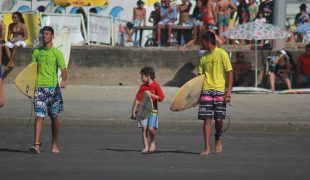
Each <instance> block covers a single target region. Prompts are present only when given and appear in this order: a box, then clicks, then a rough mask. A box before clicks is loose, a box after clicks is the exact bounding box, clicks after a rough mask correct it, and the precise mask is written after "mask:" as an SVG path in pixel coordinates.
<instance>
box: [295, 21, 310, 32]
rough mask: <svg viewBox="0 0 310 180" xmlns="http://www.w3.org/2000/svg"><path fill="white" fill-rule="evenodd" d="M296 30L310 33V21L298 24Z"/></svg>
mask: <svg viewBox="0 0 310 180" xmlns="http://www.w3.org/2000/svg"><path fill="white" fill-rule="evenodd" d="M295 32H297V33H302V34H310V22H307V23H303V24H301V25H299V26H297V28H296V30H295Z"/></svg>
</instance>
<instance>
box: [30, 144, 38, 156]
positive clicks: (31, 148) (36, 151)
mask: <svg viewBox="0 0 310 180" xmlns="http://www.w3.org/2000/svg"><path fill="white" fill-rule="evenodd" d="M29 150H30V152H33V153H35V154H40V153H41V152H40V146H38V145H35V146H31V147H30V148H29Z"/></svg>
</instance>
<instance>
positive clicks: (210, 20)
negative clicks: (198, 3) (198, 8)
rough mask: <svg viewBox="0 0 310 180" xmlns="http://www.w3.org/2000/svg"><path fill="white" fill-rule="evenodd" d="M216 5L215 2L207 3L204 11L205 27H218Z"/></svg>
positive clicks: (210, 0) (212, 0)
mask: <svg viewBox="0 0 310 180" xmlns="http://www.w3.org/2000/svg"><path fill="white" fill-rule="evenodd" d="M214 4H215V2H214V0H209V1H207V4H206V6H205V8H204V11H203V12H204V13H203V14H204V16H203V23H204V24H205V25H207V24H213V25H216V22H217V16H216V6H214Z"/></svg>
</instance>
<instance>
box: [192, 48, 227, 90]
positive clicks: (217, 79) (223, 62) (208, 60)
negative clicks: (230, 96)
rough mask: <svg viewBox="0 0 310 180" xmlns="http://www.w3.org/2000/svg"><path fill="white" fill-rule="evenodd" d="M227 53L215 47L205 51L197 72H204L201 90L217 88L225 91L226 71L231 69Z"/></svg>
mask: <svg viewBox="0 0 310 180" xmlns="http://www.w3.org/2000/svg"><path fill="white" fill-rule="evenodd" d="M232 70H233V69H232V65H231V62H230V59H229V56H228V53H227V52H226V51H225V50H223V49H221V48H218V47H216V48H215V49H214V50H213V51H210V52H206V53H205V54H204V55H203V56H202V57H201V58H200V63H199V70H198V73H199V74H205V76H206V79H205V81H204V84H203V90H204V91H207V90H217V91H220V92H225V89H226V81H227V72H229V71H232Z"/></svg>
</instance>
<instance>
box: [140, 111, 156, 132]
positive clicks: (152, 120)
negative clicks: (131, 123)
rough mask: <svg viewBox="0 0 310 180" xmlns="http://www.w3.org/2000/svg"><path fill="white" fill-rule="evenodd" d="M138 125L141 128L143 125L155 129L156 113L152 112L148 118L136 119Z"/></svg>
mask: <svg viewBox="0 0 310 180" xmlns="http://www.w3.org/2000/svg"><path fill="white" fill-rule="evenodd" d="M138 127H139V128H143V127H152V128H155V129H158V113H157V112H153V113H152V115H151V116H149V117H148V118H146V119H144V120H142V121H138Z"/></svg>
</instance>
